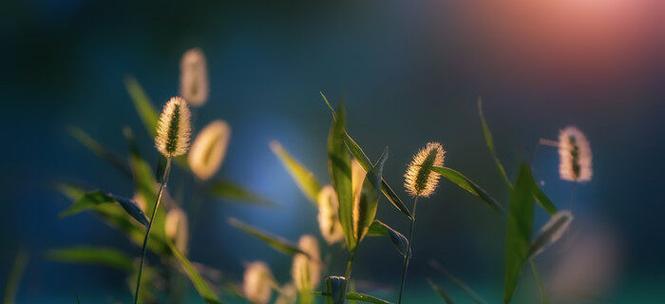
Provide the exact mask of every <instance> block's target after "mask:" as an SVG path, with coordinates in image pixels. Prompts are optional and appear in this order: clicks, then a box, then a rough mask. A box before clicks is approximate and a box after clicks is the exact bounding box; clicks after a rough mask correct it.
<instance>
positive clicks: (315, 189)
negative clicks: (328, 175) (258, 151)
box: [270, 141, 321, 205]
mask: <svg viewBox="0 0 665 304" xmlns="http://www.w3.org/2000/svg"><path fill="white" fill-rule="evenodd" d="M270 150H272V152H273V153H274V154H275V155H277V157H278V158H279V160H280V161H281V162H282V165H284V168H286V170H287V171H289V174H290V175H291V177H292V178H293V180H294V181H295V182H296V184H297V185H298V188H300V190H301V191H302V192H303V194H305V196H306V197H307V199H309V201H310V202H312V203H314V204H315V205H316V204H317V203H318V201H317V199H318V197H319V191H321V184H320V183H319V181H318V180H316V176H314V173H312V172H311V171H310V170H309V169H307V168H306V167H305V166H303V165H302V164H301V163H300V162H298V161H297V160H296V159H295V158H294V157H293V156H291V154H289V152H288V151H286V149H284V147H282V145H281V144H280V143H279V142H278V141H272V142H271V143H270Z"/></svg>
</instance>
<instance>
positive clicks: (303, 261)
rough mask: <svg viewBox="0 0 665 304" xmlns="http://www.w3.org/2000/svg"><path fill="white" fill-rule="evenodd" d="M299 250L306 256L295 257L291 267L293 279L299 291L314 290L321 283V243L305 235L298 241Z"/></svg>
mask: <svg viewBox="0 0 665 304" xmlns="http://www.w3.org/2000/svg"><path fill="white" fill-rule="evenodd" d="M298 248H300V250H302V251H303V252H305V253H307V254H308V255H309V257H308V256H307V255H304V254H301V253H299V254H296V255H295V256H293V264H292V267H291V277H292V278H293V282H294V284H295V285H296V288H297V289H298V290H299V291H303V290H306V291H308V290H313V289H314V288H316V287H317V286H318V285H319V282H320V281H321V253H320V252H319V242H318V241H317V240H316V238H315V237H313V236H311V235H308V234H307V235H303V236H302V237H300V240H299V241H298Z"/></svg>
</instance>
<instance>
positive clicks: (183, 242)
mask: <svg viewBox="0 0 665 304" xmlns="http://www.w3.org/2000/svg"><path fill="white" fill-rule="evenodd" d="M164 232H165V234H166V237H168V238H169V239H170V240H171V241H172V242H173V243H175V247H176V248H178V250H179V251H180V252H182V253H183V254H187V246H188V243H189V225H188V223H187V214H185V212H184V211H182V209H180V208H177V207H176V208H173V209H171V210H169V212H168V213H167V214H166V220H165V221H164Z"/></svg>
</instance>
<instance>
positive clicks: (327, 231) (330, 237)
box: [318, 185, 344, 245]
mask: <svg viewBox="0 0 665 304" xmlns="http://www.w3.org/2000/svg"><path fill="white" fill-rule="evenodd" d="M318 206H319V215H318V220H319V229H320V230H321V235H322V236H323V239H324V240H326V242H327V243H328V244H330V245H332V244H334V243H337V242H339V241H341V240H343V239H344V230H343V228H342V224H341V223H340V221H339V213H338V208H339V201H338V199H337V193H336V192H335V189H334V188H333V187H332V186H330V185H327V186H325V187H323V188H322V189H321V191H320V192H319V197H318Z"/></svg>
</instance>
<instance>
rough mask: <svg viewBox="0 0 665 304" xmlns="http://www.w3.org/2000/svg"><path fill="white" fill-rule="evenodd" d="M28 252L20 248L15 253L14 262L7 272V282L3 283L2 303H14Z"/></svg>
mask: <svg viewBox="0 0 665 304" xmlns="http://www.w3.org/2000/svg"><path fill="white" fill-rule="evenodd" d="M28 259H29V258H28V254H27V253H26V252H25V251H22V250H20V251H19V252H18V253H17V254H16V258H15V259H14V264H13V265H12V270H11V272H10V273H9V277H8V278H7V283H6V285H5V296H4V298H3V303H4V304H14V303H15V302H14V301H15V299H16V293H17V292H18V287H19V283H20V282H21V278H22V277H23V274H24V272H25V267H26V266H27V265H28Z"/></svg>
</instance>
